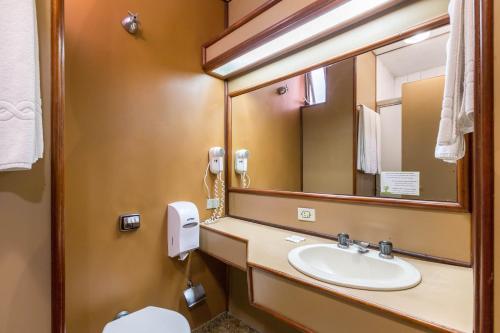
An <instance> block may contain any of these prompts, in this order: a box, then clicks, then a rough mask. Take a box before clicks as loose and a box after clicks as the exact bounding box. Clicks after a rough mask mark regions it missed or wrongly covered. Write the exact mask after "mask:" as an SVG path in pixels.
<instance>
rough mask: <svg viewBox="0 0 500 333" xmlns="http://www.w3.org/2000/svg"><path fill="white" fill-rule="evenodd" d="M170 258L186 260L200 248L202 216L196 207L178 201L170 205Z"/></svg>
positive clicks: (168, 234) (186, 202)
mask: <svg viewBox="0 0 500 333" xmlns="http://www.w3.org/2000/svg"><path fill="white" fill-rule="evenodd" d="M167 241H168V256H169V257H172V258H173V257H176V256H179V259H180V260H184V259H186V257H187V256H188V254H189V252H190V251H192V250H195V249H197V248H198V247H199V246H200V216H199V214H198V209H197V208H196V205H195V204H194V203H192V202H188V201H177V202H173V203H171V204H169V205H168V230H167Z"/></svg>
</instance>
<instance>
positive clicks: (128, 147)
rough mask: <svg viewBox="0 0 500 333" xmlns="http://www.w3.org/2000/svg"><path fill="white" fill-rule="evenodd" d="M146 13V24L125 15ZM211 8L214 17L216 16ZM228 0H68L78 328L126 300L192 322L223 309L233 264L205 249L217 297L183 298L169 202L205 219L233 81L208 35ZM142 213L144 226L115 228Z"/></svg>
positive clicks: (69, 266) (70, 309)
mask: <svg viewBox="0 0 500 333" xmlns="http://www.w3.org/2000/svg"><path fill="white" fill-rule="evenodd" d="M127 10H133V11H137V12H139V13H140V19H141V22H142V25H141V26H142V33H141V34H139V35H137V36H135V37H134V36H131V35H129V34H128V33H126V32H125V31H124V30H123V28H122V27H121V25H120V20H121V19H122V18H123V16H124V15H125V14H126V13H127ZM207 13H210V15H207ZM223 15H224V4H223V2H222V1H220V0H207V1H198V0H169V1H156V0H144V1H133V0H108V1H101V0H67V1H66V64H67V67H66V69H67V72H66V80H67V81H66V83H67V86H66V88H67V96H66V103H67V105H66V113H65V116H66V128H65V145H66V147H65V158H66V160H65V163H66V187H65V191H66V293H67V294H66V306H67V307H66V311H67V318H66V319H67V327H68V329H67V330H68V332H71V333H79V332H81V333H89V332H100V331H101V330H102V328H103V326H104V324H105V323H106V322H108V321H110V320H112V319H113V317H114V316H115V314H116V313H117V312H118V311H120V310H124V309H126V310H128V311H134V310H137V309H139V308H142V307H145V306H147V305H156V306H160V307H165V308H170V309H173V310H176V311H180V312H181V313H182V314H184V315H185V316H186V317H187V318H188V320H189V321H190V323H191V325H192V326H193V327H195V326H198V325H199V324H201V323H203V322H205V321H206V320H208V319H210V318H212V317H213V316H215V315H217V314H218V313H220V312H222V311H224V310H225V293H224V288H225V267H224V265H222V264H221V263H220V262H217V261H216V260H214V259H211V258H210V257H207V256H203V255H200V254H195V255H194V257H193V258H192V260H191V262H190V266H191V267H190V268H191V273H192V277H193V280H194V281H195V282H201V283H203V285H204V287H205V289H206V291H207V297H208V298H207V302H206V303H205V304H203V305H200V306H199V307H197V308H196V309H193V310H192V311H189V310H188V309H187V308H186V305H185V302H184V300H183V298H182V296H181V295H182V294H181V293H182V291H183V289H184V288H185V287H186V279H187V270H188V265H189V263H186V262H179V261H178V260H177V259H170V258H168V257H167V254H166V252H167V248H166V242H165V238H166V232H167V230H166V208H167V204H168V203H169V202H172V201H177V200H188V201H193V202H195V203H196V204H197V206H198V207H199V208H200V213H201V215H202V217H207V216H208V212H207V211H206V210H204V209H203V207H204V205H205V204H206V203H205V193H204V190H203V185H202V184H203V183H202V179H203V174H204V171H205V167H206V163H207V152H208V149H209V147H211V146H216V145H220V146H222V145H223V144H224V137H223V134H224V127H223V126H224V85H223V82H222V81H220V80H217V79H214V78H212V77H209V76H207V75H205V74H204V73H203V72H202V69H201V65H200V52H199V50H200V45H202V43H203V42H205V41H207V40H209V39H210V38H212V37H213V36H214V35H216V34H217V33H219V32H220V31H222V29H223V22H224V20H223ZM130 212H139V213H141V214H142V226H141V228H140V229H139V230H138V231H136V232H131V233H120V232H118V231H117V219H118V216H119V215H120V214H124V213H130Z"/></svg>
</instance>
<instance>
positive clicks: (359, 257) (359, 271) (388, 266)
mask: <svg viewBox="0 0 500 333" xmlns="http://www.w3.org/2000/svg"><path fill="white" fill-rule="evenodd" d="M378 254H379V252H378V251H374V250H370V251H369V252H368V253H364V254H361V253H358V251H357V249H356V248H355V247H354V246H351V247H350V248H349V249H341V248H339V247H338V246H337V244H313V245H304V246H300V247H297V248H295V249H293V250H291V251H290V252H289V253H288V261H289V262H290V264H291V265H292V266H293V267H294V268H295V269H297V270H298V271H300V272H302V273H304V274H306V275H308V276H310V277H312V278H314V279H317V280H320V281H324V282H328V283H333V284H336V285H339V286H343V287H350V288H357V289H366V290H403V289H409V288H412V287H415V286H416V285H417V284H419V283H420V281H421V276H420V272H419V271H418V270H417V269H416V268H415V267H414V266H413V265H412V264H410V263H408V262H406V261H404V260H402V259H399V258H396V257H394V258H393V259H382V258H380V257H379V255H378Z"/></svg>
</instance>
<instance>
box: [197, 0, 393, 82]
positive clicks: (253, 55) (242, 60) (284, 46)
mask: <svg viewBox="0 0 500 333" xmlns="http://www.w3.org/2000/svg"><path fill="white" fill-rule="evenodd" d="M400 2H401V1H399V0H349V1H331V2H330V3H329V4H328V5H326V6H323V7H321V8H319V9H315V10H312V9H310V10H309V12H304V17H303V18H302V19H301V20H299V21H298V23H297V24H295V25H294V26H292V27H290V26H288V27H287V28H286V29H280V28H279V27H273V28H274V29H271V30H270V31H268V33H269V35H268V36H267V37H266V38H265V39H264V42H260V43H256V44H253V43H248V41H244V42H242V43H240V44H239V45H237V46H235V47H234V48H233V49H230V50H228V51H226V52H225V53H223V54H221V55H219V56H218V57H216V58H214V59H210V60H209V61H207V62H205V63H204V68H205V70H206V71H207V72H208V73H209V74H212V75H214V76H216V77H219V78H229V77H232V76H235V75H237V74H239V73H241V72H244V71H247V70H250V69H251V68H254V67H255V66H257V65H259V64H262V63H263V62H267V61H270V60H272V59H275V58H276V57H278V56H280V55H283V54H284V53H287V52H291V51H293V50H295V49H297V48H299V47H303V46H304V45H307V44H310V43H313V42H314V41H316V40H318V39H320V38H322V37H324V36H326V35H329V34H332V33H334V32H336V31H338V30H340V29H343V28H345V27H348V26H350V25H353V24H355V23H357V22H358V21H360V20H362V19H365V18H367V17H370V16H373V15H375V14H377V13H379V12H381V11H383V10H385V9H387V8H389V7H391V6H393V5H396V4H398V3H400Z"/></svg>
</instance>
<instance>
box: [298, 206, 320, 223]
mask: <svg viewBox="0 0 500 333" xmlns="http://www.w3.org/2000/svg"><path fill="white" fill-rule="evenodd" d="M297 219H298V220H299V221H306V222H314V221H316V210H315V209H314V208H298V209H297Z"/></svg>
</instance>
